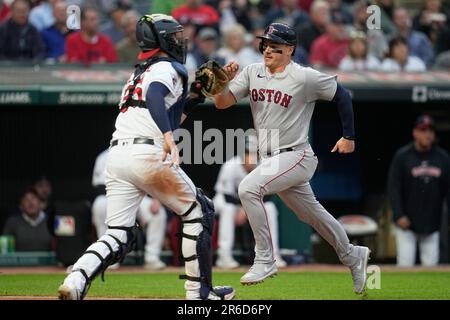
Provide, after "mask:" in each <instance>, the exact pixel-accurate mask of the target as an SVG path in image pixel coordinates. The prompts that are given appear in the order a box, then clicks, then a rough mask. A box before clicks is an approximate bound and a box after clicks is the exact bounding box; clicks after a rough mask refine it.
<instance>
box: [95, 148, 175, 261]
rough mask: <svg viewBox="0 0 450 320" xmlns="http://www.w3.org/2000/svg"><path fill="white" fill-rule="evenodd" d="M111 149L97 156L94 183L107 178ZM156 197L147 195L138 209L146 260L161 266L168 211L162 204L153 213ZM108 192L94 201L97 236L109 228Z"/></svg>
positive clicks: (103, 182) (103, 181)
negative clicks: (144, 237)
mask: <svg viewBox="0 0 450 320" xmlns="http://www.w3.org/2000/svg"><path fill="white" fill-rule="evenodd" d="M108 152H109V149H107V150H105V151H103V152H102V153H100V154H99V155H98V156H97V159H96V160H95V165H94V172H93V175H92V185H93V186H94V187H96V186H102V185H104V184H105V180H106V176H105V175H106V159H107V156H108ZM153 201H154V199H152V198H150V197H149V196H145V197H144V198H143V199H142V202H141V204H140V206H139V209H138V211H137V217H138V220H139V222H140V225H143V226H145V232H146V244H145V257H144V259H145V262H146V263H147V264H148V265H149V266H150V267H151V266H157V265H159V266H160V267H162V266H163V264H162V263H161V261H160V255H161V250H162V246H163V243H164V237H165V234H166V227H167V213H166V210H165V209H164V207H163V206H160V208H159V210H158V211H157V212H156V213H152V212H151V210H150V207H151V205H152V203H153ZM106 203H107V201H106V194H100V195H98V196H97V197H96V198H95V200H94V202H93V203H92V223H93V224H94V226H95V229H96V231H97V237H99V238H100V237H101V236H102V235H103V234H104V233H105V232H106V230H107V228H108V226H107V225H106V223H105V220H106V212H107V211H106Z"/></svg>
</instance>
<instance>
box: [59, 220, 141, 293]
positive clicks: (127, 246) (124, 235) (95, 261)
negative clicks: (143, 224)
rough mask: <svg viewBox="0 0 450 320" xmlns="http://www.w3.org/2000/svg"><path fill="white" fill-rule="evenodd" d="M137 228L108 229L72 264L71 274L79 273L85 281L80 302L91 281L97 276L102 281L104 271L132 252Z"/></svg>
mask: <svg viewBox="0 0 450 320" xmlns="http://www.w3.org/2000/svg"><path fill="white" fill-rule="evenodd" d="M137 228H138V227H137V226H134V227H108V230H107V231H106V233H105V234H104V235H103V236H102V237H101V238H100V239H98V240H97V242H95V243H93V244H92V245H90V246H89V248H87V250H86V251H85V252H84V253H83V255H82V256H81V258H80V259H78V261H77V262H76V263H75V264H74V266H73V269H72V272H71V274H74V273H75V272H79V273H81V275H82V276H83V277H84V280H85V281H84V286H83V288H82V289H81V292H80V300H81V299H83V298H84V297H85V296H86V294H87V291H88V290H89V287H90V286H91V283H92V281H93V280H94V279H95V278H96V277H97V276H98V275H99V274H101V275H102V281H104V272H105V271H106V269H107V268H108V267H109V266H110V265H113V264H115V263H117V262H122V261H123V259H124V258H125V256H126V255H127V253H129V252H130V251H132V250H133V248H134V245H135V243H136V232H137ZM68 277H70V275H69V276H68Z"/></svg>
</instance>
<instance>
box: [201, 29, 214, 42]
mask: <svg viewBox="0 0 450 320" xmlns="http://www.w3.org/2000/svg"><path fill="white" fill-rule="evenodd" d="M218 36H219V35H218V34H217V31H216V30H214V29H213V28H203V29H201V30H200V32H199V33H198V38H199V39H200V40H217V38H218Z"/></svg>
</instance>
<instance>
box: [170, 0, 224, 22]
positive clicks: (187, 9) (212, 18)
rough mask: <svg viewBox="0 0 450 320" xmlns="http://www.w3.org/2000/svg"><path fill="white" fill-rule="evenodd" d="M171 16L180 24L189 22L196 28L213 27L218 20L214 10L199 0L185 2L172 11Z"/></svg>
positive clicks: (218, 17)
mask: <svg viewBox="0 0 450 320" xmlns="http://www.w3.org/2000/svg"><path fill="white" fill-rule="evenodd" d="M172 16H173V17H174V18H175V19H177V20H178V21H179V22H180V23H184V22H185V21H190V22H191V23H193V24H195V25H197V26H214V25H215V24H218V23H219V20H220V16H219V14H218V13H217V11H216V9H214V8H213V7H211V6H209V5H206V4H202V1H201V0H187V1H186V4H185V5H183V6H180V7H177V8H175V9H173V11H172Z"/></svg>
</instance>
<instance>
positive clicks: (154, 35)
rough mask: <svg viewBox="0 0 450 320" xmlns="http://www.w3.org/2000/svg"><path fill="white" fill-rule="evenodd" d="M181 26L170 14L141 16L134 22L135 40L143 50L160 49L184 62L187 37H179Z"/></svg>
mask: <svg viewBox="0 0 450 320" xmlns="http://www.w3.org/2000/svg"><path fill="white" fill-rule="evenodd" d="M183 30H184V29H183V26H182V25H181V24H180V23H179V22H178V21H177V20H175V19H174V18H173V17H172V16H168V15H165V14H152V15H148V14H147V15H145V16H142V17H141V18H140V19H139V21H138V22H137V24H136V40H137V42H138V45H139V47H140V48H141V50H142V51H143V52H146V51H151V50H154V49H158V48H159V49H161V51H164V52H165V53H167V54H168V55H169V56H171V57H172V58H174V59H176V60H177V61H178V62H180V63H183V64H184V63H185V62H186V54H187V39H183V38H182V37H181V32H182V31H183Z"/></svg>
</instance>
